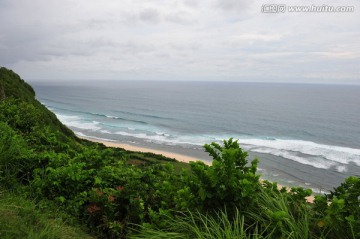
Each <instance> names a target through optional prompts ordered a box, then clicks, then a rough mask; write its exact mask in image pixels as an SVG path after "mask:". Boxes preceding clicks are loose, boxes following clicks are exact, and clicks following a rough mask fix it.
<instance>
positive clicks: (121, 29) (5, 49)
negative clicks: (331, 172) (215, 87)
mask: <svg viewBox="0 0 360 239" xmlns="http://www.w3.org/2000/svg"><path fill="white" fill-rule="evenodd" d="M264 4H286V5H287V6H292V5H302V6H306V5H316V6H321V5H323V4H325V5H331V6H354V7H355V11H354V12H352V13H329V12H328V13H325V12H323V13H291V12H288V11H286V12H285V13H277V14H275V13H262V10H261V9H262V5H264ZM0 65H1V66H5V67H8V68H11V69H13V70H14V71H16V72H18V73H19V74H20V75H21V76H22V78H24V79H25V80H48V81H51V80H88V79H98V80H102V79H111V80H136V79H141V80H218V81H225V80H226V81H250V82H254V81H257V82H258V81H260V82H312V83H356V84H360V2H359V1H358V0H342V1H338V0H327V1H323V0H302V1H298V0H255V1H252V0H103V1H100V0H97V1H96V0H76V1H75V0H73V1H70V0H42V1H41V0H32V1H29V0H0Z"/></svg>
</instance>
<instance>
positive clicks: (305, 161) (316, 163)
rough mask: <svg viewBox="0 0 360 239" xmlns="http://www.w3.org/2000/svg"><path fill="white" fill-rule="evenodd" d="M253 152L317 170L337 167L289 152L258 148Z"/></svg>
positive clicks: (321, 160) (331, 163) (333, 164)
mask: <svg viewBox="0 0 360 239" xmlns="http://www.w3.org/2000/svg"><path fill="white" fill-rule="evenodd" d="M251 151H253V152H257V153H265V154H271V155H275V156H278V157H283V158H287V159H290V160H293V161H296V162H298V163H301V164H306V165H311V166H313V167H315V168H322V169H329V168H331V167H333V166H335V165H336V164H335V163H333V162H329V161H326V160H323V159H319V160H314V159H312V158H304V157H299V156H297V155H295V154H294V153H291V152H288V151H285V150H276V149H271V148H258V149H252V150H251Z"/></svg>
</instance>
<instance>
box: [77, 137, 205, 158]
mask: <svg viewBox="0 0 360 239" xmlns="http://www.w3.org/2000/svg"><path fill="white" fill-rule="evenodd" d="M78 137H79V138H82V139H86V140H89V141H91V142H95V143H101V144H103V145H105V146H106V147H113V148H123V149H125V150H128V151H134V152H142V153H153V154H160V155H163V156H165V157H168V158H172V159H175V160H177V161H179V162H183V163H190V162H196V161H201V162H203V163H205V164H207V165H211V162H209V161H206V160H203V159H200V158H195V157H190V156H186V155H183V154H178V153H173V152H168V151H163V150H158V149H151V148H146V147H140V146H134V145H130V144H124V143H119V142H110V141H106V140H99V139H93V138H89V137H80V136H78Z"/></svg>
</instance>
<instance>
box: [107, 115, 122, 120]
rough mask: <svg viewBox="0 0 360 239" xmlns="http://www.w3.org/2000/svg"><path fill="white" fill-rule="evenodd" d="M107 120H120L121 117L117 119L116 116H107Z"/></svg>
mask: <svg viewBox="0 0 360 239" xmlns="http://www.w3.org/2000/svg"><path fill="white" fill-rule="evenodd" d="M105 116H106V118H109V119H120V118H119V117H116V116H111V115H105Z"/></svg>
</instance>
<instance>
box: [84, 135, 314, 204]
mask: <svg viewBox="0 0 360 239" xmlns="http://www.w3.org/2000/svg"><path fill="white" fill-rule="evenodd" d="M78 137H79V138H82V139H85V140H89V141H91V142H95V143H101V144H103V145H105V146H106V147H112V148H122V149H125V150H128V151H134V152H142V153H154V154H160V155H163V156H165V157H168V158H173V159H175V160H177V161H179V162H183V163H190V162H196V161H201V162H203V163H205V164H207V165H209V166H210V165H211V162H209V161H205V160H202V159H198V158H194V157H190V156H186V155H182V154H178V153H172V152H167V151H163V150H157V149H151V148H145V147H139V146H134V145H130V144H124V143H119V142H110V141H106V140H99V139H93V138H89V137H80V136H78ZM260 180H261V181H262V180H263V179H260ZM283 187H284V186H282V185H280V184H278V189H279V190H280V189H281V188H283ZM285 188H287V190H288V191H289V190H290V187H285ZM314 200H315V196H314V195H311V196H309V197H306V201H307V202H308V203H313V202H314Z"/></svg>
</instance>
